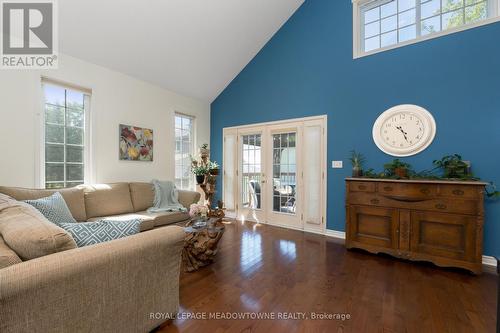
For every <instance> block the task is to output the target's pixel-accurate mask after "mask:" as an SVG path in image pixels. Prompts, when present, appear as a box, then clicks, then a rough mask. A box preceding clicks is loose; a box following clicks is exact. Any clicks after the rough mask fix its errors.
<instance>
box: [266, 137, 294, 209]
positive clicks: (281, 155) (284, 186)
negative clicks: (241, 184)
mask: <svg viewBox="0 0 500 333" xmlns="http://www.w3.org/2000/svg"><path fill="white" fill-rule="evenodd" d="M296 137H297V133H296V132H289V133H279V134H273V135H272V141H273V188H272V191H273V193H272V195H273V211H274V212H279V213H286V214H296V207H297V202H296V200H297V198H296V191H297V156H296Z"/></svg>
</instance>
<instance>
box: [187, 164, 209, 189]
mask: <svg viewBox="0 0 500 333" xmlns="http://www.w3.org/2000/svg"><path fill="white" fill-rule="evenodd" d="M191 172H192V173H193V174H194V175H195V176H196V182H197V183H198V185H201V184H203V183H204V182H205V176H206V175H207V173H208V167H206V166H204V165H194V164H193V166H192V167H191Z"/></svg>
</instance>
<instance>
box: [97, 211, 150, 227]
mask: <svg viewBox="0 0 500 333" xmlns="http://www.w3.org/2000/svg"><path fill="white" fill-rule="evenodd" d="M131 219H139V220H141V224H140V226H139V229H140V231H141V232H142V231H147V230H151V229H154V227H155V219H154V217H152V216H149V215H145V214H138V213H129V214H123V215H114V216H106V217H93V218H90V219H89V222H95V221H100V220H113V221H128V220H131Z"/></svg>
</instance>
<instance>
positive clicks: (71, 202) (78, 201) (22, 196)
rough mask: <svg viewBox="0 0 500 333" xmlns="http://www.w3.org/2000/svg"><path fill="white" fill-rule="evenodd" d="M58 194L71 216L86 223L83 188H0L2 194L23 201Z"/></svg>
mask: <svg viewBox="0 0 500 333" xmlns="http://www.w3.org/2000/svg"><path fill="white" fill-rule="evenodd" d="M56 192H59V193H61V195H62V196H63V198H64V201H65V202H66V204H67V205H68V208H69V210H70V212H71V215H73V217H74V218H75V220H77V221H86V220H87V214H86V212H85V201H84V196H83V189H81V188H76V187H73V188H65V189H58V190H36V189H27V188H20V187H6V186H0V193H4V194H6V195H8V196H11V197H12V198H14V199H16V200H19V201H23V200H35V199H40V198H45V197H48V196H50V195H52V194H54V193H56Z"/></svg>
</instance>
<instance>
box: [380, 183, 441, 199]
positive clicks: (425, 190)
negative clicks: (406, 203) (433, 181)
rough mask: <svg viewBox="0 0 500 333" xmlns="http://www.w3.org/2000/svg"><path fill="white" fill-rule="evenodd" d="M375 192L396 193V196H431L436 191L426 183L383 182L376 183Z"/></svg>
mask: <svg viewBox="0 0 500 333" xmlns="http://www.w3.org/2000/svg"><path fill="white" fill-rule="evenodd" d="M377 192H379V193H381V194H385V195H397V196H398V197H416V198H420V197H433V196H435V195H436V194H437V193H436V187H435V186H429V185H427V184H401V183H383V182H380V183H379V184H378V189H377Z"/></svg>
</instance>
